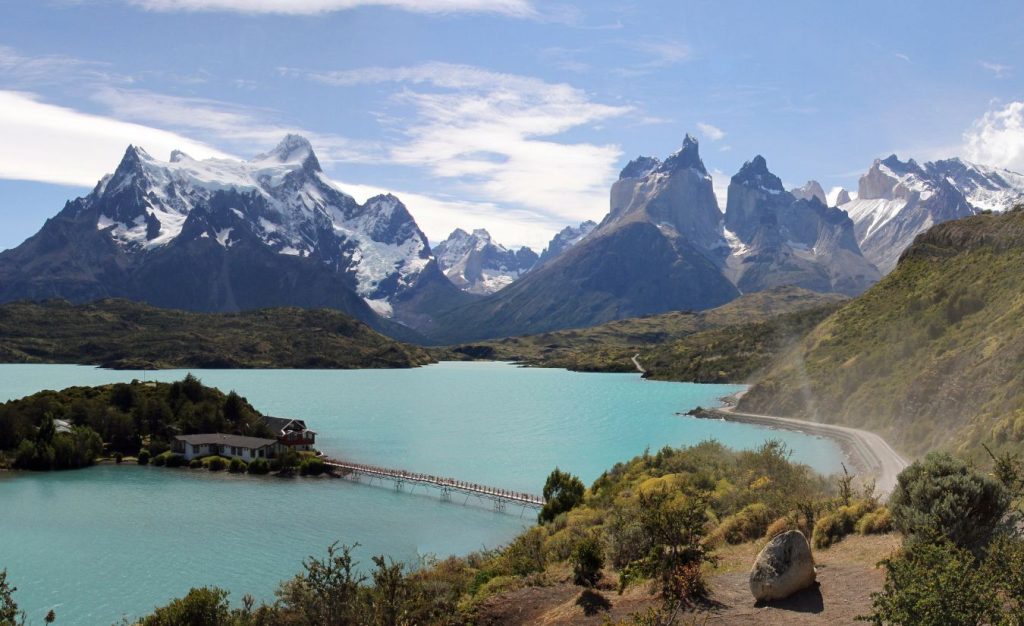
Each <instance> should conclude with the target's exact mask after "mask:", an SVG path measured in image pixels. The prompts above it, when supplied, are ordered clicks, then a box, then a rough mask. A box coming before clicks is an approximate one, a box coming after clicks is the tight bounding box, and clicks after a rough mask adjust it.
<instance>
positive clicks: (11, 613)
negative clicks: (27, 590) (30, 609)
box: [0, 569, 25, 626]
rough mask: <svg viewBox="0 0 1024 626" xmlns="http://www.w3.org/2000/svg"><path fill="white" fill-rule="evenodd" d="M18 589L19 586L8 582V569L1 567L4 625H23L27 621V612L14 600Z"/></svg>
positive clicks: (0, 601)
mask: <svg viewBox="0 0 1024 626" xmlns="http://www.w3.org/2000/svg"><path fill="white" fill-rule="evenodd" d="M17 590H18V588H17V587H15V586H13V585H11V584H10V583H9V582H7V570H6V569H0V624H2V625H3V626H21V625H22V624H24V623H25V612H24V611H22V610H21V609H19V608H18V603H17V602H15V601H14V592H15V591H17Z"/></svg>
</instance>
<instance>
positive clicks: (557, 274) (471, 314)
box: [427, 136, 739, 343]
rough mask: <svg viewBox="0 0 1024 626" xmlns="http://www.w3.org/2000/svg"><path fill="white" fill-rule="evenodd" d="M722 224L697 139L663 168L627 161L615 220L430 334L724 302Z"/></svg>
mask: <svg viewBox="0 0 1024 626" xmlns="http://www.w3.org/2000/svg"><path fill="white" fill-rule="evenodd" d="M721 220H722V213H721V211H719V209H718V202H717V200H716V199H715V194H714V190H713V188H712V184H711V176H710V175H709V174H708V173H707V170H706V169H705V167H704V164H703V162H702V161H701V159H700V154H699V148H698V145H697V141H696V140H695V139H693V138H692V137H689V136H687V137H686V139H685V140H684V141H683V145H682V147H681V148H680V150H679V151H677V152H676V153H674V154H672V155H671V156H669V157H668V158H667V159H665V160H664V161H661V160H659V159H656V158H652V157H640V158H638V159H636V160H634V161H632V162H631V163H629V164H628V165H627V166H626V167H625V168H624V169H623V171H622V175H621V176H620V178H619V180H618V181H617V182H616V183H615V185H614V186H613V187H612V191H611V200H610V206H609V212H608V214H607V216H606V217H605V218H604V220H602V222H601V224H600V225H599V226H598V227H597V228H595V229H594V230H593V231H592V232H590V233H589V234H587V235H586V236H585V237H583V238H582V239H581V240H580V241H579V243H576V244H575V245H573V246H572V247H570V248H569V249H568V250H567V251H564V252H562V253H561V254H560V255H558V256H556V257H554V259H553V260H550V261H545V259H544V255H542V259H541V260H542V263H541V265H540V266H539V267H538V268H536V269H534V270H532V271H530V272H529V273H528V274H526V275H525V276H523V277H522V278H521V279H519V280H518V281H516V282H515V283H513V284H512V285H510V286H509V287H507V288H505V289H503V290H501V291H499V292H498V293H496V294H494V295H493V296H490V297H488V298H486V299H484V300H481V301H479V302H474V303H472V304H469V305H467V306H465V307H462V308H460V309H456V310H453V311H450V312H449V313H448V314H446V315H445V316H444V319H443V320H441V321H439V323H438V324H437V325H436V326H435V327H434V328H433V329H432V330H427V332H428V333H430V332H432V333H433V334H434V336H435V338H436V339H437V340H438V341H439V342H444V343H450V342H463V341H472V340H479V339H487V338H493V337H503V336H511V335H521V334H528V333H538V332H546V331H550V330H558V329H562V328H573V327H583V326H591V325H593V324H599V323H603V322H607V321H612V320H616V319H621V318H624V317H632V316H638V315H646V314H651V313H663V312H666V311H674V310H681V309H689V310H699V309H706V308H711V307H714V306H718V305H720V304H724V303H726V302H728V301H730V300H732V299H733V298H735V297H736V296H737V295H739V292H738V291H737V290H736V287H735V286H734V285H733V284H732V283H730V281H729V280H728V278H726V277H725V276H724V275H723V273H722V262H723V259H724V258H725V256H726V254H727V253H728V245H727V244H726V242H725V239H724V237H723V236H722V232H721ZM563 232H565V231H563ZM553 244H554V242H553ZM553 247H554V246H549V250H548V251H546V252H545V255H547V254H549V252H550V251H551V249H552V248H553Z"/></svg>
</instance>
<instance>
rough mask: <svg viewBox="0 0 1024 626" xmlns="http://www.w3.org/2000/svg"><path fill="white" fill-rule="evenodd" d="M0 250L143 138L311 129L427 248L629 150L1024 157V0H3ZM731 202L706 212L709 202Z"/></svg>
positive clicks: (255, 137) (821, 158) (565, 204)
mask: <svg viewBox="0 0 1024 626" xmlns="http://www.w3.org/2000/svg"><path fill="white" fill-rule="evenodd" d="M0 11H2V15H3V19H2V20H0V226H2V228H0V249H2V248H7V247H12V246H14V245H17V244H18V243H20V242H21V241H22V240H23V239H24V238H25V237H27V236H29V235H31V234H32V233H34V232H35V231H36V230H38V228H39V227H40V226H41V225H42V223H43V221H44V220H45V219H46V218H47V217H50V216H52V215H53V214H54V213H56V212H57V211H58V210H59V209H60V208H61V207H62V206H63V203H64V201H65V200H66V199H68V198H72V197H75V196H78V195H81V194H83V193H86V192H87V190H88V188H89V187H91V185H92V184H93V183H94V182H95V180H97V179H98V178H99V177H100V176H102V175H103V174H104V173H106V172H109V171H112V170H113V168H114V167H115V166H116V164H117V161H118V160H119V158H120V156H121V154H122V153H123V151H124V148H125V146H126V145H127V144H128V143H136V144H140V145H142V146H144V147H146V149H147V150H149V151H150V152H151V153H152V154H154V156H158V157H160V158H164V159H166V158H167V157H168V154H169V152H170V150H171V149H172V148H174V147H181V148H183V149H184V150H185V151H186V152H189V153H190V154H192V156H195V157H204V156H214V155H231V156H238V157H250V156H252V155H254V154H257V153H259V152H261V151H265V150H267V149H269V148H271V147H272V146H273V145H274V144H275V143H276V142H277V140H278V139H279V138H280V137H281V136H283V135H284V133H286V132H300V133H303V134H305V135H306V136H307V137H309V138H310V140H311V141H312V142H313V144H314V148H315V149H316V150H317V153H318V155H319V156H320V158H321V161H322V163H323V164H324V168H325V170H326V171H327V173H328V174H329V175H330V176H331V177H332V178H333V179H335V180H336V181H338V183H339V185H340V186H341V187H342V188H343V189H345V190H347V191H349V192H350V193H352V194H353V195H355V196H356V197H357V198H359V199H363V198H364V197H365V196H367V195H369V194H372V193H375V192H378V191H393V192H394V193H396V194H398V195H399V196H400V197H401V198H403V200H405V202H406V204H407V205H408V206H409V208H410V210H411V211H412V213H413V215H414V216H415V217H416V218H417V221H418V222H419V223H420V225H421V226H422V227H423V228H424V230H425V231H426V232H427V234H428V236H430V238H431V239H432V240H433V241H437V240H439V239H440V238H443V237H444V236H445V235H447V233H448V231H450V230H451V229H452V228H454V227H455V226H461V227H463V228H466V229H470V228H477V227H486V228H488V229H489V230H490V231H491V232H492V234H494V235H495V237H496V239H498V240H499V241H501V242H504V243H507V244H509V245H522V244H529V245H533V246H535V247H542V246H543V244H544V242H545V241H546V240H547V239H548V238H549V237H550V236H551V234H552V233H553V232H554V231H555V230H557V229H559V228H561V227H562V226H564V225H566V224H571V223H578V222H579V221H581V220H583V219H595V220H599V219H600V218H601V217H602V216H603V215H604V213H605V212H606V211H607V203H608V201H607V195H608V187H609V185H610V184H611V183H612V182H613V181H614V179H615V177H616V176H617V173H618V170H619V169H620V168H621V167H622V166H623V165H625V163H626V162H627V161H628V160H629V159H631V158H633V157H635V156H637V155H639V154H645V155H655V156H661V157H664V156H665V155H667V154H669V153H671V152H672V151H673V150H675V149H677V148H678V146H679V145H680V143H681V141H682V137H683V135H684V133H687V132H690V133H692V134H694V135H695V136H697V137H698V138H699V139H700V141H701V150H702V154H703V157H704V161H705V163H706V165H707V166H708V168H709V169H710V170H712V172H713V174H714V177H715V184H716V187H718V188H720V189H724V187H725V186H726V185H727V184H728V178H729V176H731V175H732V174H734V173H735V172H736V171H737V170H738V168H739V167H740V165H742V163H743V162H744V161H746V160H749V159H750V158H752V157H753V156H754V155H755V154H763V155H764V156H765V157H766V158H767V159H768V164H769V167H770V168H771V169H772V170H773V171H774V172H776V173H777V174H778V175H779V176H780V177H781V178H782V179H783V181H785V182H786V183H787V184H788V185H792V186H796V185H799V184H802V183H803V182H804V181H806V180H807V179H810V178H814V179H817V180H819V181H820V182H821V183H822V184H823V185H824V186H825V188H826V189H828V188H830V187H833V186H836V185H844V186H847V187H848V188H851V189H856V184H857V178H858V177H859V175H860V173H862V172H863V171H865V170H866V169H867V167H868V166H869V165H870V164H871V161H872V159H874V158H876V157H881V156H886V155H888V154H890V153H893V152H896V153H897V154H899V155H900V156H901V157H903V158H906V157H914V158H916V159H918V160H920V161H923V160H928V159H934V158H941V157H947V156H963V157H966V158H969V159H972V160H975V161H979V162H982V163H987V164H991V165H997V166H1002V167H1008V168H1011V169H1017V170H1024V130H1022V126H1024V123H1022V122H1024V102H1022V101H1024V81H1022V78H1021V77H1022V76H1024V67H1018V64H1019V63H1018V61H1019V60H1020V59H1024V31H1022V30H1021V28H1020V26H1021V24H1024V3H1020V2H1019V1H1017V2H986V3H984V5H983V6H981V5H971V4H969V3H964V2H937V1H934V0H933V1H931V2H857V3H853V2H849V3H838V2H829V3H825V2H812V1H807V2H763V1H760V2H683V1H679V0H677V1H665V2H657V1H651V2H623V1H617V2H603V1H591V2H579V3H575V4H574V3H564V2H557V1H556V2H539V1H534V0H491V1H486V0H94V1H90V0H34V1H31V2H20V1H14V0H0ZM723 208H724V207H723Z"/></svg>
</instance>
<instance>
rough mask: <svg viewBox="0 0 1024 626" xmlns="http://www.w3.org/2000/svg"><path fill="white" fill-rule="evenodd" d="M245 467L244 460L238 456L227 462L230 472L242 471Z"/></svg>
mask: <svg viewBox="0 0 1024 626" xmlns="http://www.w3.org/2000/svg"><path fill="white" fill-rule="evenodd" d="M245 469H246V465H245V461H243V460H242V459H239V458H238V457H235V458H233V459H231V462H230V463H228V471H229V472H231V473H232V474H239V473H242V472H244V471H245Z"/></svg>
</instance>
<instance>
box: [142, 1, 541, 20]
mask: <svg viewBox="0 0 1024 626" xmlns="http://www.w3.org/2000/svg"><path fill="white" fill-rule="evenodd" d="M123 1H125V2H127V3H128V4H131V5H134V6H138V7H141V8H144V9H148V10H151V11H233V12H238V13H276V14H284V15H316V14H321V13H332V12H335V11H347V10H351V9H356V8H359V7H367V6H377V7H388V8H394V9H401V10H405V11H412V12H416V13H497V14H501V15H506V16H509V17H518V18H532V17H537V16H538V12H537V11H536V10H535V9H534V6H533V4H532V2H530V1H529V0H123Z"/></svg>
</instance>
